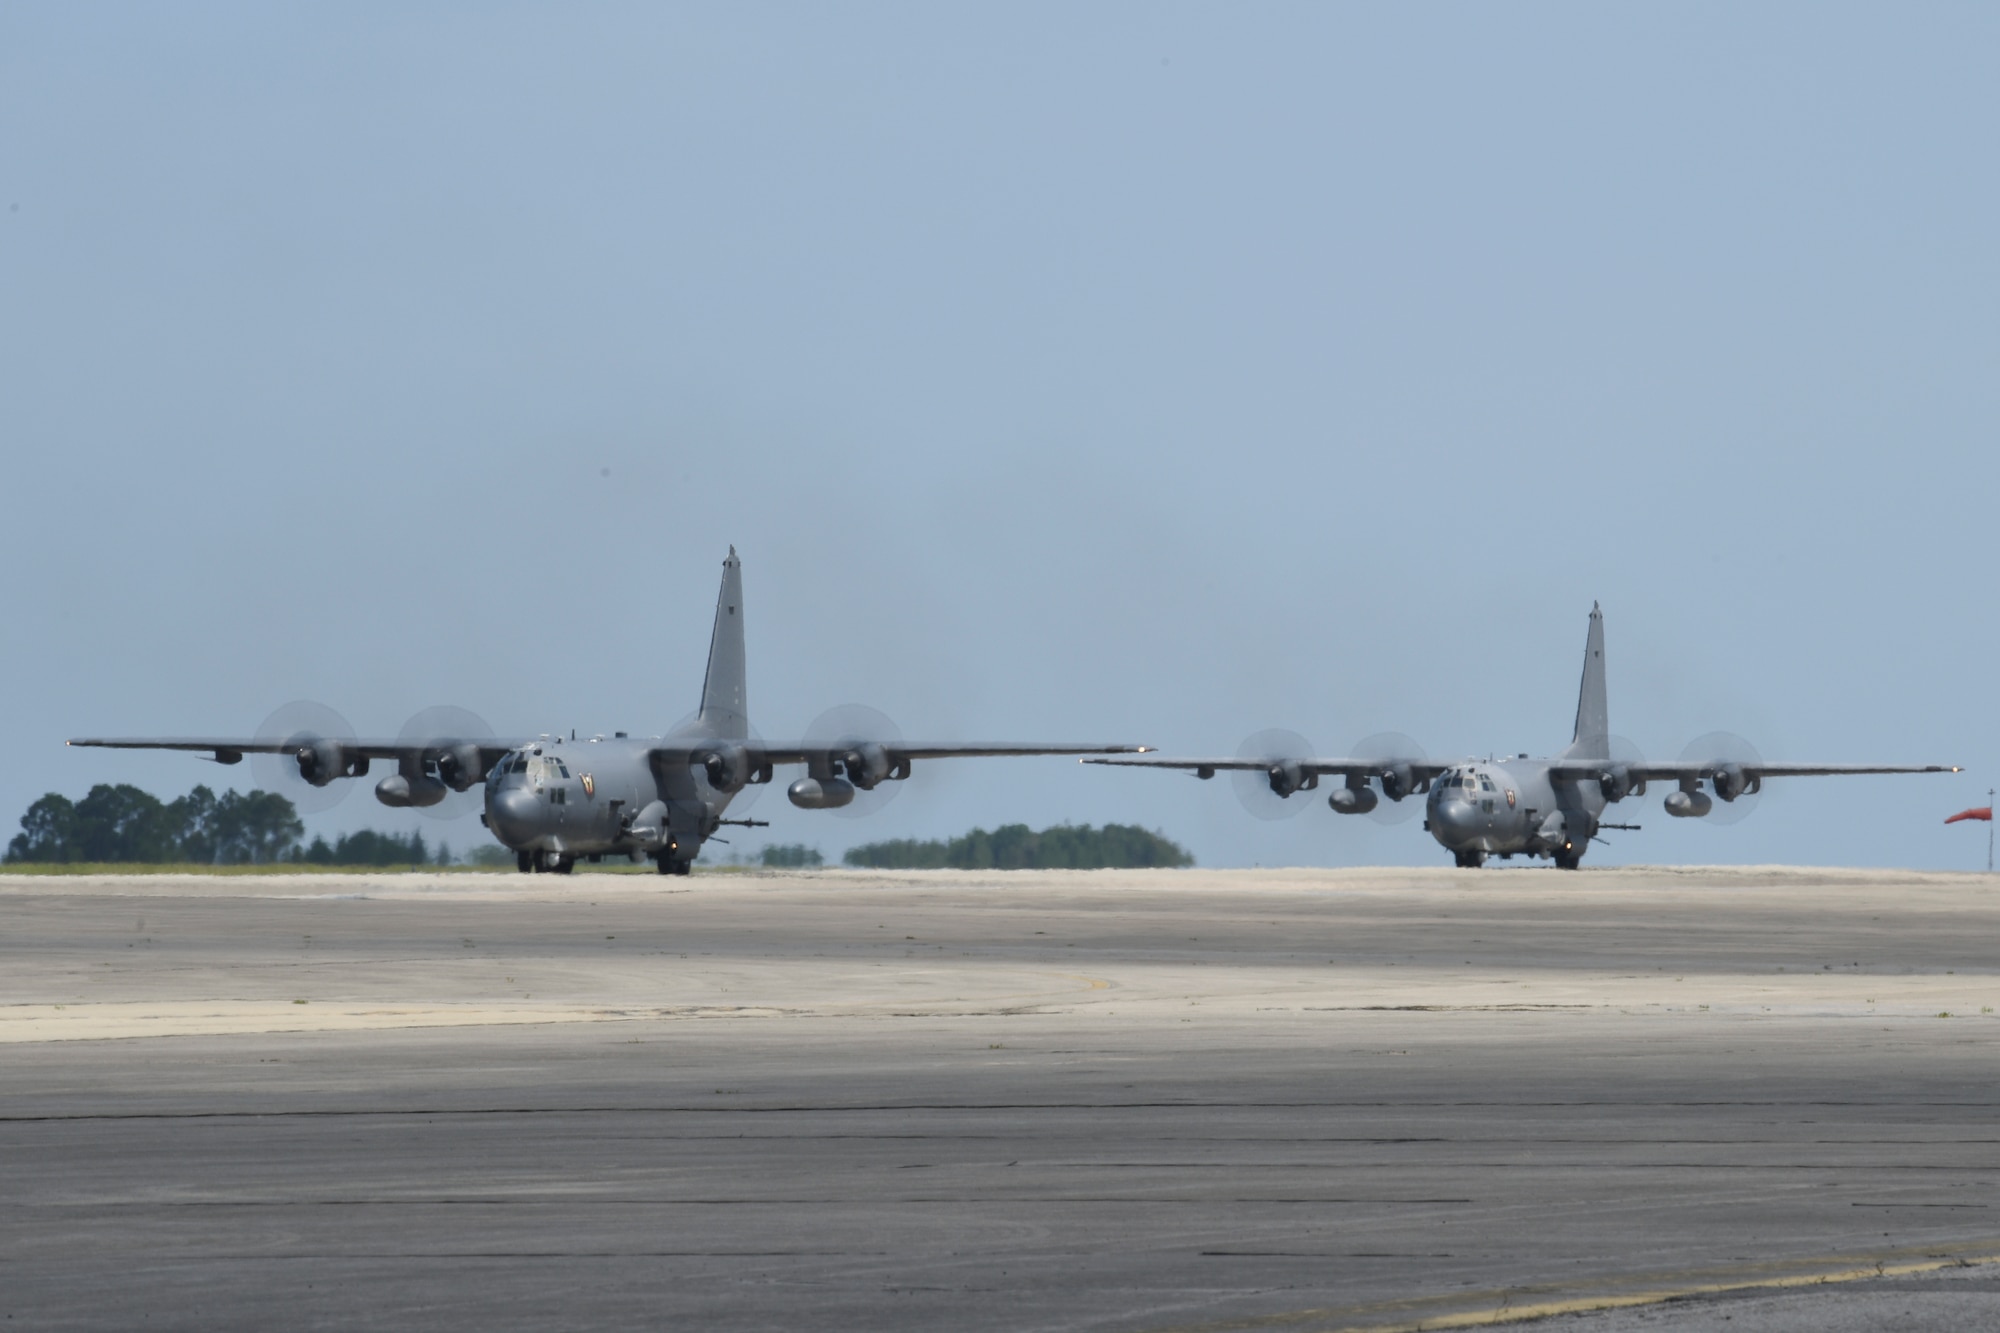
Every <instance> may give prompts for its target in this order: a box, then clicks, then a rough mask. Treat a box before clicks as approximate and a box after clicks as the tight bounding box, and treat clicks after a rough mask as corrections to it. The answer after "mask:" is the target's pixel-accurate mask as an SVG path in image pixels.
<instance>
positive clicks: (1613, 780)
mask: <svg viewBox="0 0 2000 1333" xmlns="http://www.w3.org/2000/svg"><path fill="white" fill-rule="evenodd" d="M1597 788H1598V790H1599V791H1601V792H1603V793H1604V799H1605V800H1607V801H1622V800H1624V799H1625V798H1626V797H1627V796H1644V795H1645V794H1646V780H1645V779H1644V778H1635V777H1633V776H1632V770H1631V769H1629V768H1627V767H1625V765H1623V764H1613V765H1612V766H1611V767H1610V768H1607V769H1606V770H1604V772H1602V773H1600V774H1598V775H1597Z"/></svg>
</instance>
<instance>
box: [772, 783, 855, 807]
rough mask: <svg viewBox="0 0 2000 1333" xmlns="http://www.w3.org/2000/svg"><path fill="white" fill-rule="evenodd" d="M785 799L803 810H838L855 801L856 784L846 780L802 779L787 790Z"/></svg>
mask: <svg viewBox="0 0 2000 1333" xmlns="http://www.w3.org/2000/svg"><path fill="white" fill-rule="evenodd" d="M785 797H786V799H787V800H789V801H791V803H792V804H793V805H796V806H797V807H798V808H799V809H801V810H838V809H840V807H841V806H843V805H846V804H848V803H849V802H851V801H853V799H854V784H853V783H851V782H849V781H847V780H846V779H845V778H800V779H799V780H798V781H797V782H794V783H793V784H792V785H791V786H789V787H787V788H785Z"/></svg>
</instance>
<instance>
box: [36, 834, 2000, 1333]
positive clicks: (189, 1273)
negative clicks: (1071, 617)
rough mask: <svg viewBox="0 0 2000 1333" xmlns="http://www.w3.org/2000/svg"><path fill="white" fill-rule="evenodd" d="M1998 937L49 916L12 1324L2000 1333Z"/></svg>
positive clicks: (1391, 883) (1673, 877) (604, 894)
mask: <svg viewBox="0 0 2000 1333" xmlns="http://www.w3.org/2000/svg"><path fill="white" fill-rule="evenodd" d="M1997 934H2000V880H1996V879H1994V878H1991V877H1987V876H1980V875H1927V874H1904V873H1897V872H1875V871H1867V872H1863V871H1826V870H1788V869H1782V868H1751V869H1729V870H1675V871H1664V870H1661V871H1652V870H1642V869H1634V870H1618V871H1585V872H1581V873H1577V874H1567V875H1566V874H1561V873H1558V872H1554V871H1528V870H1522V871H1511V870H1502V871H1452V870H1438V871H1414V870H1342V871H1306V870H1295V871H1255V872H1249V871H1246V872H1208V871H1171V872H1094V873H1053V872H1051V873H1011V874H983V875H982V874H959V873H952V872H934V873H908V874H877V873H871V872H859V871H829V872H821V873H807V874H798V875H775V874H756V875H697V876H695V877H693V878H692V879H679V880H669V879H660V878H657V877H642V876H612V875H587V874H578V875H576V876H573V877H567V878H564V877H556V876H534V877H515V876H473V875H389V876H368V875H326V876H273V877H268V878H266V877H256V878H252V877H149V878H101V879H100V878H83V877H76V878H68V877H63V878H55V877H49V878H42V877H26V876H11V875H10V876H4V877H0V1087H4V1089H5V1091H4V1096H0V1161H4V1181H5V1190H4V1194H0V1319H6V1318H11V1319H13V1320H15V1321H18V1322H17V1325H16V1326H20V1327H45V1328H67V1327H130V1326H135V1325H138V1324H140V1323H144V1324H146V1325H148V1326H152V1327H160V1328H177V1327H180V1328H196V1327H200V1328H217V1327H247V1326H253V1325H254V1326H267V1327H268V1326H276V1325H280V1324H282V1325H284V1326H287V1327H293V1328H312V1327H335V1326H338V1327H354V1326H357V1325H365V1324H382V1325H389V1324H394V1325H398V1326H409V1327H424V1328H436V1329H482V1330H483V1329H495V1328H547V1327H586V1326H587V1327H626V1326H642V1325H643V1326H648V1327H657V1326H674V1327H686V1328H693V1327H699V1328H714V1329H768V1328H814V1329H857V1330H861V1329H867V1330H875V1329H890V1328H912V1329H916V1328H923V1329H930V1328H939V1327H950V1328H953V1329H955V1330H975V1329H1115V1330H1149V1329H1157V1330H1167V1329H1185V1330H1192V1329H1203V1330H1215V1331H1217V1333H1220V1331H1221V1330H1236V1329H1241V1330H1251V1329H1286V1330H1289V1329H1317V1328H1325V1329H1356V1328H1377V1329H1380V1328H1415V1327H1420V1326H1421V1327H1438V1326H1440V1324H1439V1321H1440V1320H1447V1321H1458V1322H1457V1323H1456V1326H1461V1327H1463V1326H1471V1324H1470V1323H1468V1322H1466V1321H1472V1322H1477V1321H1482V1320H1483V1321H1486V1322H1493V1321H1497V1320H1501V1319H1505V1318H1510V1317H1516V1316H1519V1315H1523V1314H1540V1315H1546V1316H1549V1317H1554V1318H1560V1319H1562V1320H1563V1321H1564V1322H1565V1323H1566V1324H1567V1325H1569V1326H1573V1327H1577V1328H1591V1329H1596V1328H1601V1329H1606V1330H1609V1329H1613V1328H1617V1329H1624V1328H1638V1327H1654V1326H1659V1327H1671V1328H1676V1329H1687V1328H1710V1327H1715V1328H1720V1327H1725V1326H1726V1327H1729V1328H1731V1329H1737V1330H1740V1329H1744V1328H1746V1327H1755V1328H1769V1329H1777V1328H1790V1327H1801V1328H1803V1327H1829V1326H1837V1325H1836V1324H1834V1323H1833V1322H1832V1321H1833V1320H1834V1319H1835V1318H1836V1317H1838V1318H1844V1319H1864V1315H1865V1313H1866V1312H1867V1311H1871V1310H1872V1311H1875V1313H1876V1314H1877V1315H1880V1314H1883V1313H1884V1312H1894V1311H1902V1310H1903V1309H1904V1308H1905V1307H1906V1306H1907V1307H1908V1309H1909V1310H1910V1311H1911V1312H1912V1313H1910V1314H1908V1316H1907V1320H1906V1322H1905V1323H1903V1324H1899V1325H1897V1326H1899V1327H1911V1328H1923V1327H1938V1328H1946V1327H1966V1326H1972V1325H1977V1324H1981V1323H1983V1324H1986V1325H1989V1326H1991V1325H1994V1324H2000V1282H1996V1281H1995V1280H1994V1279H1993V1277H1992V1274H1993V1273H1994V1272H1996V1271H2000V1270H1995V1269H1992V1268H1986V1267H1970V1268H1966V1267H1961V1266H1960V1265H1963V1264H1967V1263H1972V1264H1979V1263H1981V1262H1983V1261H1987V1260H1991V1259H1995V1258H2000V1215H1996V1213H2000V1196H1996V1190H1995V1185H1996V1173H2000V1116H1996V1110H2000V1089H1996V1084H1995V1073H1996V1053H2000V1045H1996V1043H2000V1015H1996V1014H1995V1013H1994V1010H1995V1009H1996V1008H2000V955H1996V948H1995V941H1996V935H1997ZM1829 1280H1831V1281H1830V1282H1829ZM1668 1297H1676V1298H1679V1299H1676V1300H1673V1301H1671V1302H1665V1298H1668ZM1663 1302H1664V1303H1663ZM1875 1302H1887V1303H1888V1304H1886V1305H1881V1304H1871V1303H1875ZM1892 1307H1893V1309H1892ZM1926 1312H1928V1313H1926ZM1897 1317H1898V1318H1903V1317H1904V1316H1903V1315H1901V1314H1898V1315H1897ZM1787 1320H1792V1321H1794V1322H1789V1323H1788V1322H1786V1321H1787ZM1760 1321H1761V1322H1760ZM1911 1321H1913V1322H1911ZM1864 1322H1865V1323H1866V1326H1882V1322H1883V1321H1882V1319H1881V1318H1874V1317H1873V1316H1868V1317H1867V1319H1866V1320H1864ZM1854 1326H1856V1327H1861V1326H1864V1323H1856V1324H1854Z"/></svg>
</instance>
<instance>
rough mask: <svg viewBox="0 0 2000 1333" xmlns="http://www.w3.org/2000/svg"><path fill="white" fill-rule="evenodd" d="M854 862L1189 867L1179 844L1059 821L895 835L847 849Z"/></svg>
mask: <svg viewBox="0 0 2000 1333" xmlns="http://www.w3.org/2000/svg"><path fill="white" fill-rule="evenodd" d="M844 859H845V860H846V862H847V864H849V865H851V866H867V867H870V868H872V869H877V870H939V869H946V868H949V869H954V870H1102V869H1112V868H1137V867H1151V866H1191V865H1193V864H1194V857H1192V856H1190V855H1189V854H1188V852H1187V850H1186V849H1185V848H1183V847H1181V846H1180V845H1179V844H1178V843H1175V842H1171V841H1169V840H1168V839H1167V838H1165V837H1162V836H1161V835H1160V834H1158V833H1153V832H1149V831H1148V830H1146V829H1142V828H1137V827H1134V826H1132V825H1129V824H1106V825H1105V826H1104V827H1103V828H1101V829H1098V828H1092V827H1091V826H1090V825H1088V824H1082V825H1076V824H1058V825H1056V826H1055V827H1054V828H1048V829H1043V830H1042V831H1041V832H1040V833H1037V832H1035V831H1034V830H1033V829H1030V828H1029V827H1028V826H1027V825H1026V824H1006V825H1003V826H1002V827H1000V828H997V829H994V830H993V831H992V832H991V833H988V832H987V831H986V830H985V829H979V828H976V829H974V830H972V832H970V833H968V834H966V835H965V836H963V837H959V838H952V839H951V840H949V841H931V842H919V841H917V840H916V839H914V838H896V839H892V840H891V841H888V842H871V843H868V844H866V845H864V846H861V847H855V848H851V849H849V851H848V853H847V855H846V857H845V858H844Z"/></svg>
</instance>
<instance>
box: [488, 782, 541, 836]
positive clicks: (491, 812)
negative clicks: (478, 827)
mask: <svg viewBox="0 0 2000 1333" xmlns="http://www.w3.org/2000/svg"><path fill="white" fill-rule="evenodd" d="M540 813H541V812H540V808H539V803H538V802H537V801H536V800H535V794H534V793H533V792H531V791H529V790H528V789H527V788H526V787H502V788H501V789H500V790H499V791H494V792H488V793H487V795H486V822H487V825H488V826H489V827H491V828H492V830H493V833H494V836H496V837H498V838H499V839H500V841H502V842H504V843H506V844H507V845H508V846H509V847H521V846H524V845H525V844H527V843H530V842H533V841H534V840H535V835H536V833H537V831H538V830H537V829H536V827H535V826H536V825H537V824H538V823H539V822H540V820H539V819H538V816H539V814H540Z"/></svg>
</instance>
